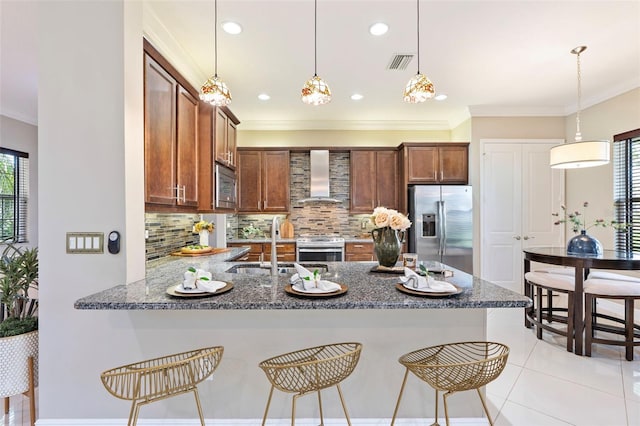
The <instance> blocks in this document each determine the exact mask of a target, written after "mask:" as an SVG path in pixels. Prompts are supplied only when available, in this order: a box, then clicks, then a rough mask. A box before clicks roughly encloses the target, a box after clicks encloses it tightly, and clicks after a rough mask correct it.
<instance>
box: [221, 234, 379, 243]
mask: <svg viewBox="0 0 640 426" xmlns="http://www.w3.org/2000/svg"><path fill="white" fill-rule="evenodd" d="M344 241H345V242H346V243H373V240H372V239H371V236H368V237H366V238H365V237H360V236H354V235H347V236H344ZM227 242H229V243H233V244H238V243H240V244H242V243H245V244H251V243H268V244H271V238H265V237H260V238H231V239H229V240H227ZM295 242H296V238H278V239H277V240H276V243H295Z"/></svg>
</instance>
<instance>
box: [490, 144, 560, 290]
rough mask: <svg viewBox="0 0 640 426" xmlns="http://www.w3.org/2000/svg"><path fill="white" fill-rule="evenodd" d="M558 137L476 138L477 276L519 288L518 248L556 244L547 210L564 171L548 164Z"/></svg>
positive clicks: (556, 198)
mask: <svg viewBox="0 0 640 426" xmlns="http://www.w3.org/2000/svg"><path fill="white" fill-rule="evenodd" d="M559 143H562V141H537V140H536V141H526V140H525V141H481V145H482V164H481V184H480V189H481V209H480V221H481V224H482V225H481V241H482V243H481V245H480V247H481V250H480V259H481V260H480V264H481V274H480V275H481V277H482V278H483V279H485V280H488V281H491V282H494V283H496V284H498V285H501V286H503V287H506V288H509V289H510V290H513V291H516V292H520V293H521V292H522V291H523V286H522V280H523V277H522V272H523V256H522V249H523V248H526V247H534V246H558V245H562V244H563V241H564V238H563V232H564V227H559V226H554V225H553V223H554V222H555V218H554V217H553V216H552V213H554V212H557V211H560V206H561V205H562V204H563V202H564V172H563V171H562V170H558V169H551V168H550V167H549V150H550V149H551V147H552V146H555V145H558V144H559Z"/></svg>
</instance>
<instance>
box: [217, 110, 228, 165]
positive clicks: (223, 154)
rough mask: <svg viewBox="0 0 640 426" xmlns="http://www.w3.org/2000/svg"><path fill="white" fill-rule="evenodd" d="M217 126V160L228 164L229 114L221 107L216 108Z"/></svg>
mask: <svg viewBox="0 0 640 426" xmlns="http://www.w3.org/2000/svg"><path fill="white" fill-rule="evenodd" d="M215 128H216V131H215V145H216V161H218V162H219V163H222V164H224V165H228V164H229V155H228V152H229V150H228V149H227V115H226V114H225V113H224V111H222V110H221V109H220V108H216V119H215Z"/></svg>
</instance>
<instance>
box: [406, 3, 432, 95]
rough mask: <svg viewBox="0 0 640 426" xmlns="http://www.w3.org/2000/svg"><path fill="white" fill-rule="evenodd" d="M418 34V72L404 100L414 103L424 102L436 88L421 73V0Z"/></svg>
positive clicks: (412, 78) (408, 85) (418, 14)
mask: <svg viewBox="0 0 640 426" xmlns="http://www.w3.org/2000/svg"><path fill="white" fill-rule="evenodd" d="M416 8H417V14H416V16H417V22H418V23H417V31H416V33H417V35H418V37H417V38H418V73H417V74H416V75H414V76H413V77H411V80H409V82H408V83H407V87H405V88H404V101H405V102H409V103H412V104H417V103H419V102H424V101H426V100H427V99H431V98H433V97H434V96H435V94H436V90H435V89H434V87H433V83H432V82H431V80H429V79H428V78H427V76H426V75H423V74H420V0H416Z"/></svg>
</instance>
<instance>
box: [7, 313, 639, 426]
mask: <svg viewBox="0 0 640 426" xmlns="http://www.w3.org/2000/svg"><path fill="white" fill-rule="evenodd" d="M488 340H492V341H497V342H501V343H505V344H506V345H508V346H509V347H510V349H511V352H510V355H509V362H508V364H507V367H506V368H505V370H504V371H503V373H502V374H501V375H500V377H499V378H498V379H497V380H496V381H494V382H493V383H490V384H489V385H488V386H487V399H488V403H489V406H490V411H491V413H492V415H493V417H494V419H495V424H496V426H505V425H512V426H559V425H576V426H591V425H593V426H604V425H606V426H635V425H640V348H636V351H635V359H636V361H632V362H629V361H626V360H625V359H624V353H623V350H622V349H621V348H619V347H613V346H604V345H595V346H594V350H593V353H592V356H591V358H587V357H580V356H577V355H574V354H572V353H569V352H567V351H566V350H565V348H564V343H563V342H562V339H561V338H560V337H557V338H555V337H554V336H552V335H550V334H548V333H546V332H545V334H544V335H543V340H538V339H536V337H535V333H534V332H533V331H532V330H528V329H526V328H524V325H523V317H522V310H520V309H492V310H490V311H489V314H488ZM2 420H3V423H2V425H4V426H18V425H28V424H29V412H28V401H27V399H26V398H25V397H22V396H16V397H13V398H12V400H11V410H10V412H9V414H8V415H4V416H3V417H2Z"/></svg>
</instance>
